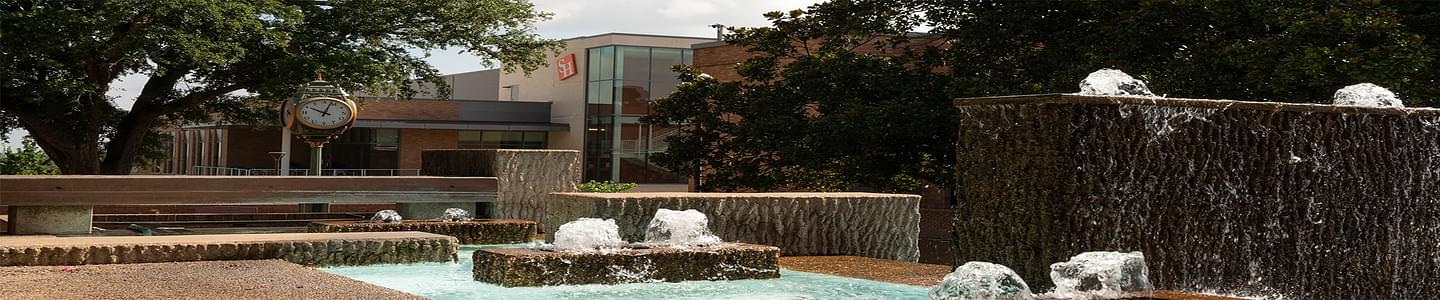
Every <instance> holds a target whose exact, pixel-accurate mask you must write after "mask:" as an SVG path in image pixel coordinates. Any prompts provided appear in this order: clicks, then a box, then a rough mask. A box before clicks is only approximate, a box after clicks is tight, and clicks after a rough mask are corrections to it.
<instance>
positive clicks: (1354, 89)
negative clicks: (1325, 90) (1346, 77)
mask: <svg viewBox="0 0 1440 300" xmlns="http://www.w3.org/2000/svg"><path fill="white" fill-rule="evenodd" d="M1331 101H1332V102H1331V103H1333V104H1335V105H1352V106H1368V107H1394V108H1403V107H1405V103H1404V102H1401V101H1400V98H1398V97H1395V93H1394V92H1391V91H1390V90H1389V89H1386V88H1383V87H1380V86H1378V85H1375V84H1371V83H1361V84H1356V85H1351V86H1347V87H1345V88H1342V89H1340V90H1338V91H1335V98H1334V99H1332V100H1331Z"/></svg>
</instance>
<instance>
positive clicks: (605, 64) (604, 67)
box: [591, 46, 615, 80]
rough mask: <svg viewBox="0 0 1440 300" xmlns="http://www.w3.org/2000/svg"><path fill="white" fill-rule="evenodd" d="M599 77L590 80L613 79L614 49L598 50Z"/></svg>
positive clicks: (612, 47)
mask: <svg viewBox="0 0 1440 300" xmlns="http://www.w3.org/2000/svg"><path fill="white" fill-rule="evenodd" d="M599 74H600V76H597V78H595V79H591V80H604V79H612V78H615V47H614V46H610V47H604V48H600V72H599Z"/></svg>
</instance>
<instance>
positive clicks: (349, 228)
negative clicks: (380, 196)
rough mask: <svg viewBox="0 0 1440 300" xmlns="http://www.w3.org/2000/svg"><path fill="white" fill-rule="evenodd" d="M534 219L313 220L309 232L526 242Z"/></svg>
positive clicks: (491, 242)
mask: <svg viewBox="0 0 1440 300" xmlns="http://www.w3.org/2000/svg"><path fill="white" fill-rule="evenodd" d="M535 227H536V226H535V222H531V221H525V220H507V219H486V220H470V221H463V222H445V221H402V222H399V223H377V222H360V221H324V222H313V223H310V225H309V226H307V228H306V231H309V232H385V231H420V232H428V233H434V234H440V235H448V236H453V237H455V238H456V239H459V240H460V243H461V244H518V243H529V242H530V240H531V238H533V237H534V236H535Z"/></svg>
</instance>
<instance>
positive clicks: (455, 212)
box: [440, 207, 470, 222]
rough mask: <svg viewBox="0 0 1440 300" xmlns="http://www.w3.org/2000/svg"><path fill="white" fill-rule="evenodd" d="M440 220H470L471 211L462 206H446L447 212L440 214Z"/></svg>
mask: <svg viewBox="0 0 1440 300" xmlns="http://www.w3.org/2000/svg"><path fill="white" fill-rule="evenodd" d="M440 220H441V221H446V222H464V221H469V220H470V212H469V211H466V210H465V209H462V208H455V207H451V208H446V209H445V213H443V214H440Z"/></svg>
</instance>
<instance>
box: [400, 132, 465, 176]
mask: <svg viewBox="0 0 1440 300" xmlns="http://www.w3.org/2000/svg"><path fill="white" fill-rule="evenodd" d="M456 148H460V132H459V131H456V130H452V129H409V128H406V129H400V168H401V169H419V168H420V151H423V150H431V149H456Z"/></svg>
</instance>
